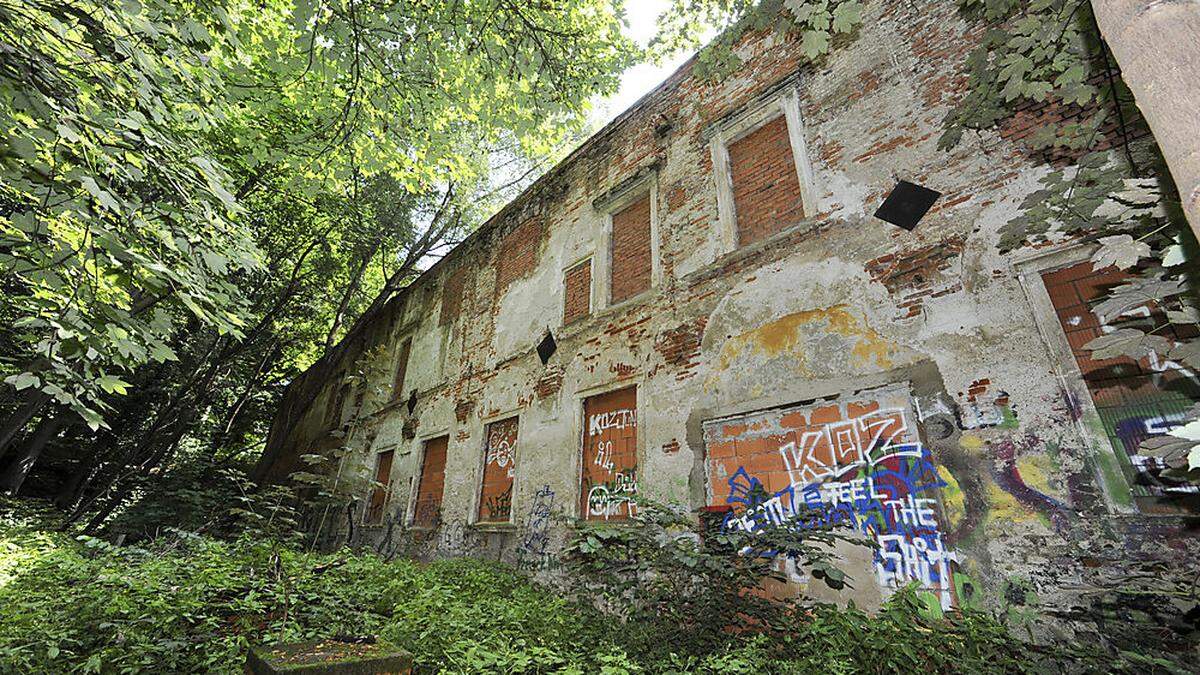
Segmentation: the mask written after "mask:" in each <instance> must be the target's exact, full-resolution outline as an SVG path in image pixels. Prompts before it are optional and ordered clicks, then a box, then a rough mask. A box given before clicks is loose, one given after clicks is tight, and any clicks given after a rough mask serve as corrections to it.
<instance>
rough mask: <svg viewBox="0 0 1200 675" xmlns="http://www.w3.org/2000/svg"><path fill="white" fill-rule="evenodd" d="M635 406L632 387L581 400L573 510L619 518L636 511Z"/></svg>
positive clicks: (592, 517)
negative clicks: (581, 427) (576, 503)
mask: <svg viewBox="0 0 1200 675" xmlns="http://www.w3.org/2000/svg"><path fill="white" fill-rule="evenodd" d="M636 407H637V389H636V388H634V387H628V388H625V389H619V390H617V391H611V392H608V393H605V394H599V395H596V396H592V397H590V398H588V399H587V400H586V401H584V419H585V420H586V421H587V424H586V425H585V433H584V437H583V458H582V460H583V461H582V463H581V469H582V471H581V475H580V486H581V488H580V490H579V500H580V501H579V513H580V515H582V516H583V518H584V519H586V520H624V519H626V518H631V517H633V516H634V515H635V514H636V512H637V507H636V505H635V499H636V497H637V493H638V485H637V469H638V455H637V446H638V439H637V411H636Z"/></svg>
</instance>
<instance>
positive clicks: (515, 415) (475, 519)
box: [468, 410, 524, 529]
mask: <svg viewBox="0 0 1200 675" xmlns="http://www.w3.org/2000/svg"><path fill="white" fill-rule="evenodd" d="M523 417H524V416H523V415H521V414H520V411H519V410H509V411H507V412H503V413H500V414H497V415H491V416H489V417H487V418H485V419H484V420H483V438H482V440H481V441H480V443H479V445H478V446H477V447H478V450H479V453H478V456H479V459H478V462H477V463H476V467H477V468H478V471H479V473H478V475H477V477H476V479H475V498H474V499H473V500H472V505H471V513H470V518H469V520H468V522H469V523H470V524H471V525H472V526H475V527H478V528H481V529H488V528H498V529H508V528H512V527H515V526H516V513H517V494H518V491H517V490H518V487H519V486H520V471H518V468H519V467H520V466H521V439H522V437H523V436H524V434H523V431H524V430H523V429H522V428H521V421H522V418H523ZM510 419H515V420H516V426H517V447H516V448H514V449H513V460H512V461H513V482H512V497H511V501H510V502H509V508H508V520H480V518H479V510H480V507H481V506H483V480H484V473H485V471H486V470H487V452H488V428H489V427H491V425H493V424H499V423H500V422H507V421H508V420H510Z"/></svg>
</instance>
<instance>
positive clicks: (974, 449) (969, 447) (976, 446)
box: [958, 434, 983, 455]
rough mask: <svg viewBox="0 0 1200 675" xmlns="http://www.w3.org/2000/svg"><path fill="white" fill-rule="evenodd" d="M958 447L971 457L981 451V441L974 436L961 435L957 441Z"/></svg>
mask: <svg viewBox="0 0 1200 675" xmlns="http://www.w3.org/2000/svg"><path fill="white" fill-rule="evenodd" d="M958 445H959V447H961V448H962V449H963V450H966V451H967V452H969V453H971V454H972V455H979V451H980V450H983V439H982V438H980V437H978V436H976V435H975V434H963V435H962V436H960V437H959V439H958Z"/></svg>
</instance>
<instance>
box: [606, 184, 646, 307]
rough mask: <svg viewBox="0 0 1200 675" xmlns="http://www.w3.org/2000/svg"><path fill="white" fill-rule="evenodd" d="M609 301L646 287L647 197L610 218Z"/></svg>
mask: <svg viewBox="0 0 1200 675" xmlns="http://www.w3.org/2000/svg"><path fill="white" fill-rule="evenodd" d="M610 255H611V256H612V265H611V267H610V269H611V274H610V284H609V286H610V292H609V298H610V302H612V303H614V304H615V303H618V302H621V301H622V300H625V299H627V298H632V297H633V296H635V295H637V294H638V293H641V292H642V291H644V290H646V289H648V288H650V274H651V269H650V266H651V255H652V251H651V248H650V194H649V193H646V194H645V195H644V196H642V197H641V198H640V199H638V200H637V201H636V202H634V203H632V204H630V205H629V206H626V207H625V208H623V209H621V210H620V211H617V212H616V213H614V214H613V215H612V248H611V251H610Z"/></svg>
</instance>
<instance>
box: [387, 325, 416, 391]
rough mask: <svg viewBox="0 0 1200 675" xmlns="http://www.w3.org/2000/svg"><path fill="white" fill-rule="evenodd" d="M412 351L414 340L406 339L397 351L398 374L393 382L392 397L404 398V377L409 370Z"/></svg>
mask: <svg viewBox="0 0 1200 675" xmlns="http://www.w3.org/2000/svg"><path fill="white" fill-rule="evenodd" d="M411 351H412V338H404V340H403V341H402V342H401V343H400V346H399V347H398V348H397V349H396V374H395V377H394V378H393V380H392V396H393V397H395V398H400V397H401V396H404V375H405V373H406V371H407V370H408V354H409V352H411Z"/></svg>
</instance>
